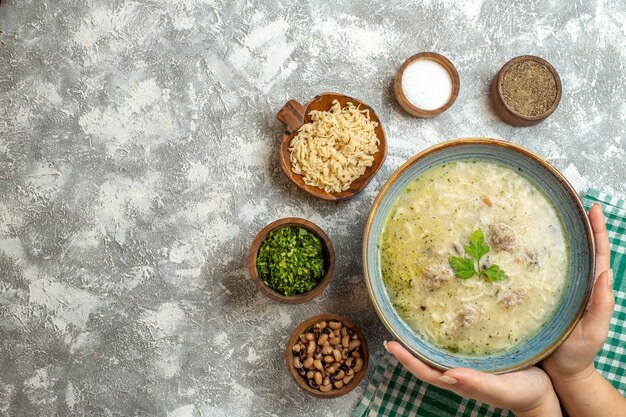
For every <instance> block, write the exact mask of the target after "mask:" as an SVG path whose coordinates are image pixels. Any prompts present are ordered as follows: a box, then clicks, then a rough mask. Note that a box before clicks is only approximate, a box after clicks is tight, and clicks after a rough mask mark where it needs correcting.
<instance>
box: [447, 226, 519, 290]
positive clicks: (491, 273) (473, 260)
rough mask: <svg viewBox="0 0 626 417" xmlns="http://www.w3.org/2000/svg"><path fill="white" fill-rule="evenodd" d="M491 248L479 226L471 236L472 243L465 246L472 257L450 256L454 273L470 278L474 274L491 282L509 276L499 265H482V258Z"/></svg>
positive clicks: (463, 277) (460, 276) (449, 259)
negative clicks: (482, 266) (483, 266)
mask: <svg viewBox="0 0 626 417" xmlns="http://www.w3.org/2000/svg"><path fill="white" fill-rule="evenodd" d="M490 249H491V248H490V247H489V245H488V244H487V242H485V235H484V233H483V231H482V230H481V229H480V228H478V229H476V230H475V231H474V233H472V235H471V236H470V244H469V245H466V246H465V252H467V254H468V255H470V256H471V257H466V256H465V257H460V256H450V257H449V258H448V261H449V262H450V265H451V266H452V268H453V269H454V274H455V275H456V276H457V277H459V278H461V279H469V278H471V277H473V276H474V275H478V276H479V277H481V278H485V279H486V280H487V281H489V282H494V281H501V280H503V279H507V278H508V276H507V275H506V273H505V272H504V271H503V270H502V269H501V268H500V267H499V266H498V265H495V264H493V265H490V266H489V267H488V268H484V269H483V268H481V267H480V259H481V258H482V257H483V256H485V255H486V254H487V252H489V250H490Z"/></svg>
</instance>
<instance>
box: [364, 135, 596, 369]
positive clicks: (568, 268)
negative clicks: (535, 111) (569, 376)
mask: <svg viewBox="0 0 626 417" xmlns="http://www.w3.org/2000/svg"><path fill="white" fill-rule="evenodd" d="M363 265H364V276H365V281H366V286H367V289H368V293H369V296H370V298H371V300H372V302H373V305H374V308H375V310H376V312H377V314H378V316H379V317H380V319H381V321H382V322H383V323H384V325H385V326H386V327H387V329H388V330H389V331H390V332H391V334H392V335H393V336H394V337H395V338H396V339H397V340H398V341H399V342H400V343H402V344H403V345H404V346H405V347H406V348H407V349H409V350H410V351H411V352H412V353H413V354H415V355H416V356H417V357H418V358H419V359H420V360H422V361H424V362H425V363H427V364H429V365H430V366H432V367H434V368H437V369H440V370H445V369H450V368H456V367H468V368H473V369H477V370H480V371H485V372H492V373H504V372H510V371H515V370H519V369H523V368H525V367H528V366H531V365H533V364H535V363H537V362H539V361H541V360H542V359H543V358H545V357H546V356H548V355H549V354H550V353H551V352H553V351H554V350H555V349H556V348H557V347H558V346H559V345H560V344H561V343H562V342H563V341H564V340H565V339H566V338H567V336H568V335H569V334H570V333H571V331H572V330H573V328H574V326H575V325H576V323H577V322H578V320H579V319H580V317H581V316H582V314H583V312H584V309H585V307H586V305H587V302H588V300H589V297H590V294H591V288H592V286H593V276H594V270H595V250H594V241H593V233H592V231H591V225H590V223H589V220H588V218H587V215H586V212H585V209H584V207H583V205H582V203H581V201H580V199H579V197H578V195H577V193H576V191H575V190H574V188H573V187H572V186H571V185H570V184H569V183H568V181H567V180H566V179H565V177H564V176H563V175H562V174H560V173H559V172H558V171H557V170H556V169H555V168H554V167H553V166H552V165H550V164H549V163H548V162H546V161H545V160H544V159H542V158H541V157H540V156H538V155H536V154H534V153H532V152H530V151H529V150H527V149H525V148H523V147H521V146H518V145H515V144H512V143H510V142H506V141H503V140H497V139H486V138H469V139H457V140H452V141H448V142H444V143H442V144H440V145H437V146H434V147H431V148H429V149H426V150H425V151H423V152H421V153H419V154H417V155H416V156H414V157H413V158H411V159H410V160H409V161H407V162H406V163H405V164H404V165H402V166H401V167H400V168H399V169H398V170H397V171H396V172H395V173H394V174H393V175H392V176H391V178H390V179H389V180H388V181H387V183H386V184H385V186H384V187H383V188H382V190H381V191H380V193H379V195H378V197H377V198H376V200H375V201H374V203H373V206H372V209H371V211H370V214H369V217H368V220H367V223H366V227H365V233H364V241H363Z"/></svg>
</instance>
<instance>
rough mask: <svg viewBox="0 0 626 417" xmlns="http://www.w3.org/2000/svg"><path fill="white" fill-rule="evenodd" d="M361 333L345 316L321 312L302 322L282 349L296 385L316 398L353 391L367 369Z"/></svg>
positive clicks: (365, 350)
mask: <svg viewBox="0 0 626 417" xmlns="http://www.w3.org/2000/svg"><path fill="white" fill-rule="evenodd" d="M368 360H369V354H368V350H367V343H366V341H365V336H364V335H363V333H362V332H361V331H360V330H359V329H358V328H357V327H356V326H355V325H354V323H352V322H351V321H350V320H348V319H347V318H345V317H342V316H338V315H336V314H321V315H318V316H314V317H311V318H310V319H308V320H305V321H303V322H302V323H300V324H299V325H298V327H296V329H295V330H294V331H293V333H291V336H290V337H289V340H288V341H287V346H286V348H285V362H286V365H287V371H288V372H289V375H291V377H292V378H293V380H294V381H295V383H296V385H297V386H298V387H299V388H300V389H302V390H304V391H305V392H306V393H307V394H310V395H312V396H314V397H318V398H337V397H341V396H342V395H345V394H347V393H349V392H350V391H352V390H353V389H354V388H355V387H356V386H357V385H359V383H360V382H361V380H362V379H363V377H364V376H365V373H366V371H367V365H368Z"/></svg>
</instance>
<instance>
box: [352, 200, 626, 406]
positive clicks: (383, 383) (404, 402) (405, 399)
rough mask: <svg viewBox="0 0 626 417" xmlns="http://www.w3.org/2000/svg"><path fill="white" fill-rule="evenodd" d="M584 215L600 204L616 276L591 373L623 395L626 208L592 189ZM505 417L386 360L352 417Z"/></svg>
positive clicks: (625, 380)
mask: <svg viewBox="0 0 626 417" xmlns="http://www.w3.org/2000/svg"><path fill="white" fill-rule="evenodd" d="M583 203H584V204H585V207H586V208H587V209H589V208H591V206H592V205H593V204H594V203H599V204H600V205H601V206H602V209H603V210H604V215H605V216H606V226H607V229H608V232H609V239H610V241H611V268H612V269H613V273H614V275H615V283H614V288H615V291H614V293H615V311H614V312H613V318H612V319H611V328H610V331H609V337H608V338H607V340H606V343H605V344H604V346H603V348H602V350H601V351H600V353H599V354H598V356H597V357H596V361H595V365H596V369H597V370H598V371H600V372H601V373H602V375H604V376H605V377H606V378H607V379H608V380H609V381H611V383H612V384H613V385H614V386H615V388H617V389H618V390H619V391H620V392H621V393H622V394H624V393H625V392H626V326H625V323H626V282H625V279H624V276H625V275H626V256H625V254H626V202H625V201H624V200H622V199H618V198H614V197H611V196H609V195H607V194H604V193H602V192H600V191H598V190H595V189H591V190H589V192H588V193H587V195H586V196H585V198H584V199H583ZM512 415H513V414H512V413H511V412H510V411H507V410H502V409H499V408H495V407H491V406H489V405H487V404H484V403H481V402H478V401H474V400H468V399H465V398H461V397H459V396H458V395H455V394H453V393H451V392H450V391H446V390H442V389H439V388H437V387H434V386H432V385H429V384H427V383H425V382H422V381H420V380H419V379H417V378H416V377H414V376H413V375H412V374H410V373H409V372H407V371H406V370H405V369H404V367H403V366H402V365H401V364H399V363H398V361H397V360H396V359H395V358H393V357H392V356H391V355H386V356H385V357H384V358H383V360H382V362H381V363H380V365H379V366H378V368H377V369H376V371H375V373H374V376H373V378H372V380H371V381H370V383H369V385H368V387H367V389H366V390H365V393H364V395H363V399H362V400H361V402H360V403H359V404H358V405H357V407H356V409H355V410H354V416H355V417H372V416H420V417H430V416H432V417H445V416H455V417H462V416H468V417H478V416H486V417H490V416H494V417H500V416H512Z"/></svg>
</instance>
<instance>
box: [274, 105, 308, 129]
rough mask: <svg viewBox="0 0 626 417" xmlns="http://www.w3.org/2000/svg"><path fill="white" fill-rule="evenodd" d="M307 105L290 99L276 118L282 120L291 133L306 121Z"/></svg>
mask: <svg viewBox="0 0 626 417" xmlns="http://www.w3.org/2000/svg"><path fill="white" fill-rule="evenodd" d="M305 114H306V107H304V106H303V105H302V104H300V103H298V102H297V101H296V100H289V101H288V102H287V103H286V104H285V105H284V106H283V107H282V108H281V109H280V110H279V111H278V113H277V114H276V118H277V119H278V120H280V121H281V122H282V123H283V124H284V125H285V128H286V129H287V132H288V133H289V134H292V133H293V132H295V131H296V130H298V129H300V126H302V124H303V123H304V116H305Z"/></svg>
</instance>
